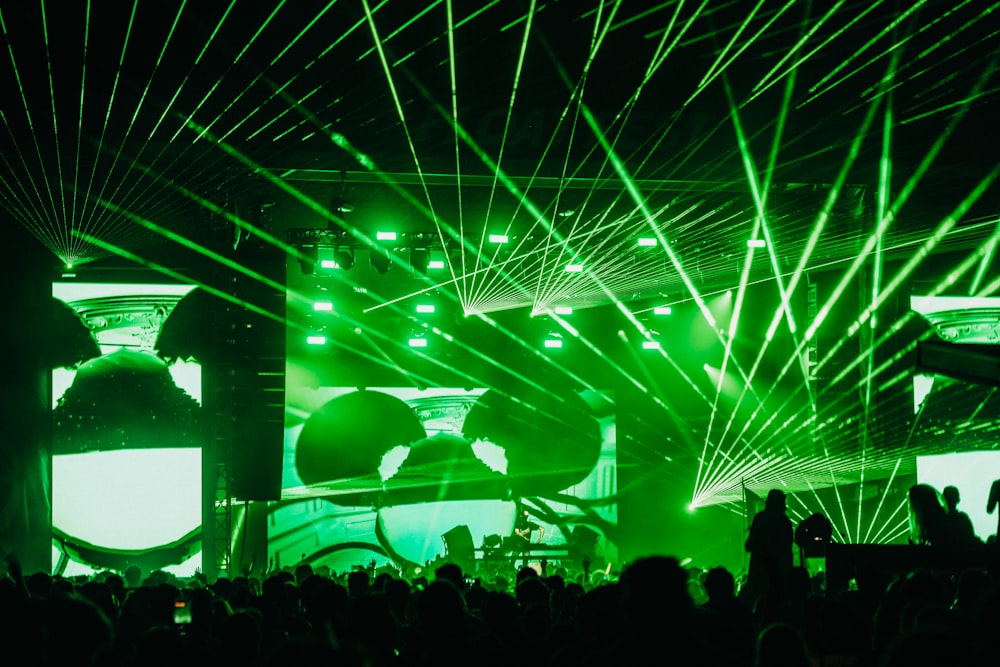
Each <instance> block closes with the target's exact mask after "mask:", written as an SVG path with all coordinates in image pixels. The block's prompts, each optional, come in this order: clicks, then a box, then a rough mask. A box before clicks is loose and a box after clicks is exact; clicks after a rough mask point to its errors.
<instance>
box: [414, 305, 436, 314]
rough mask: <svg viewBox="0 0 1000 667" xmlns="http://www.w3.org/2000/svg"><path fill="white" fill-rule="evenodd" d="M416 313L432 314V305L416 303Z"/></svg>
mask: <svg viewBox="0 0 1000 667" xmlns="http://www.w3.org/2000/svg"><path fill="white" fill-rule="evenodd" d="M417 312H418V313H433V312H434V304H433V303H418V304H417Z"/></svg>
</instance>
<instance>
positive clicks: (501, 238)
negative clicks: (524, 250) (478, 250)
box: [490, 234, 507, 244]
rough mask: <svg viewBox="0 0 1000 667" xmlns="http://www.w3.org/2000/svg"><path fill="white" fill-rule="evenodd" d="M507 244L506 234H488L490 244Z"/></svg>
mask: <svg viewBox="0 0 1000 667" xmlns="http://www.w3.org/2000/svg"><path fill="white" fill-rule="evenodd" d="M506 242H507V235H506V234H490V243H498V244H503V243H506Z"/></svg>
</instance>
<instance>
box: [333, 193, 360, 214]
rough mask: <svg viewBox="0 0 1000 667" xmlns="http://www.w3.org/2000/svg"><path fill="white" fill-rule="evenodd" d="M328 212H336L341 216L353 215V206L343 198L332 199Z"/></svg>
mask: <svg viewBox="0 0 1000 667" xmlns="http://www.w3.org/2000/svg"><path fill="white" fill-rule="evenodd" d="M330 210H332V211H336V212H337V213H340V214H341V215H343V214H346V213H354V204H352V203H351V202H349V201H347V200H346V199H344V198H343V197H334V198H333V201H332V202H331V203H330Z"/></svg>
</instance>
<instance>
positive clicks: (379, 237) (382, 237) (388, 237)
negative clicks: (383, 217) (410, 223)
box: [375, 232, 396, 241]
mask: <svg viewBox="0 0 1000 667" xmlns="http://www.w3.org/2000/svg"><path fill="white" fill-rule="evenodd" d="M375 240H376V241H395V240H396V232H375Z"/></svg>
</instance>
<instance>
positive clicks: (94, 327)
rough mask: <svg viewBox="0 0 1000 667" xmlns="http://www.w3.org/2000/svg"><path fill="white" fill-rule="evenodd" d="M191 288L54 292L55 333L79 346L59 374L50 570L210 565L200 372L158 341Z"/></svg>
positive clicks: (119, 286) (75, 287)
mask: <svg viewBox="0 0 1000 667" xmlns="http://www.w3.org/2000/svg"><path fill="white" fill-rule="evenodd" d="M192 289H193V288H192V287H191V286H188V285H180V284H124V283H94V282H75V281H66V282H56V283H53V286H52V296H53V297H54V299H55V303H54V304H53V306H54V307H55V308H56V312H57V324H56V326H58V327H62V328H64V329H67V330H72V332H71V333H70V332H65V333H64V334H63V335H64V336H65V338H66V339H72V340H76V341H80V345H79V349H80V350H81V352H79V353H77V355H76V356H77V357H78V360H77V361H76V362H75V363H73V364H72V365H71V366H66V367H61V368H55V369H54V370H53V372H52V410H53V457H52V533H53V539H52V552H53V553H52V568H53V572H58V573H62V574H66V575H72V574H85V573H89V572H91V571H94V570H98V569H103V568H113V569H119V570H124V569H125V568H126V567H127V566H128V565H137V566H138V567H140V570H142V571H144V572H145V573H148V571H149V570H152V569H165V570H168V571H173V572H175V573H176V574H180V575H188V574H191V573H193V572H194V570H195V569H196V568H198V567H200V565H201V504H202V494H201V485H202V471H201V460H202V451H201V446H202V440H201V435H200V433H201V431H200V427H199V423H200V415H199V413H200V410H201V367H200V364H199V363H198V362H197V361H196V360H194V359H163V358H161V357H160V356H159V355H158V354H157V347H158V346H157V342H158V338H159V335H160V333H161V331H162V329H163V326H164V325H165V324H166V322H167V321H168V319H169V318H170V316H171V313H172V312H173V311H174V308H175V307H176V305H177V304H178V302H179V301H180V300H181V299H182V298H183V297H184V296H185V295H187V294H188V293H189V292H191V291H192Z"/></svg>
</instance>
